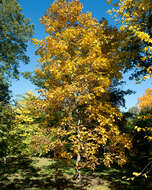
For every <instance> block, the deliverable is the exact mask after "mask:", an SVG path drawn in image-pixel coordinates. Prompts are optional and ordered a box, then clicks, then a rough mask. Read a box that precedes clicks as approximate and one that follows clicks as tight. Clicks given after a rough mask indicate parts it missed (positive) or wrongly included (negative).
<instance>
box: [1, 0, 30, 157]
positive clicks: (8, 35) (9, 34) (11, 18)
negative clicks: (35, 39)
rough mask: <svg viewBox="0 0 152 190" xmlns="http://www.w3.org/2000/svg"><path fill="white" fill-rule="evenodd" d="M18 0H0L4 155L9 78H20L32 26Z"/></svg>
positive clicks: (9, 114) (5, 149) (8, 121)
mask: <svg viewBox="0 0 152 190" xmlns="http://www.w3.org/2000/svg"><path fill="white" fill-rule="evenodd" d="M21 10H22V9H21V7H20V6H19V4H18V3H17V0H0V131H1V132H0V143H1V151H2V152H3V156H6V155H7V154H8V153H10V150H11V149H12V148H13V147H12V146H13V144H12V143H11V141H12V139H13V137H12V135H11V130H12V122H13V119H14V112H13V110H12V108H11V107H10V106H9V103H10V97H11V94H10V91H9V87H10V85H11V78H12V77H14V78H18V77H19V70H18V68H19V63H20V62H24V63H28V61H29V58H28V56H26V49H27V42H28V40H29V39H31V37H32V34H33V25H31V24H30V23H29V19H28V18H25V17H24V15H23V14H22V13H21Z"/></svg>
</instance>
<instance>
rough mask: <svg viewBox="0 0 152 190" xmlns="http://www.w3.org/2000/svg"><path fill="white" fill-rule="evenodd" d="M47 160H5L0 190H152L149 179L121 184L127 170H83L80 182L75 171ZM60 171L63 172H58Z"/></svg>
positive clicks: (2, 167) (0, 166)
mask: <svg viewBox="0 0 152 190" xmlns="http://www.w3.org/2000/svg"><path fill="white" fill-rule="evenodd" d="M58 164H59V163H58ZM56 165H57V163H56V162H54V161H53V160H52V159H48V158H35V157H32V158H15V157H12V158H8V160H7V164H6V165H4V163H3V162H2V160H1V161H0V190H4V189H5V190H75V189H82V190H83V189H84V190H136V189H138V190H152V184H150V181H151V178H150V179H143V178H142V179H137V180H135V181H133V182H128V181H123V180H122V177H123V176H125V175H126V172H128V170H127V169H126V168H124V169H121V170H120V169H116V168H111V169H106V168H105V167H104V166H103V167H99V168H97V170H96V171H94V172H91V171H90V170H87V169H85V170H82V181H81V182H79V183H76V181H74V180H73V176H74V174H75V170H74V169H73V168H71V167H66V166H65V165H64V164H62V163H60V169H59V170H57V169H55V168H57V167H56ZM61 168H62V169H61Z"/></svg>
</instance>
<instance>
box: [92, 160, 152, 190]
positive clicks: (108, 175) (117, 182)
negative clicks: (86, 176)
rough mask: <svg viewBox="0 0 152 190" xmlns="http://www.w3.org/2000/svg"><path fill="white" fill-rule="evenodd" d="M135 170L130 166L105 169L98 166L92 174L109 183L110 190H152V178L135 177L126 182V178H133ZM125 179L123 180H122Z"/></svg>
mask: <svg viewBox="0 0 152 190" xmlns="http://www.w3.org/2000/svg"><path fill="white" fill-rule="evenodd" d="M136 170H137V168H136V169H135V168H133V167H132V166H131V165H129V164H126V166H124V167H123V168H120V167H118V166H115V167H113V168H106V167H105V166H100V167H98V168H97V169H96V171H95V172H94V174H95V176H94V177H96V176H98V177H99V178H100V179H105V180H107V181H109V182H110V189H112V190H122V189H125V190H140V189H141V190H142V189H143V190H152V177H151V176H149V177H148V178H147V179H146V178H144V177H141V176H140V177H136V178H135V179H134V180H126V179H127V178H131V177H134V176H133V175H132V173H133V172H135V171H136ZM124 178H125V179H124Z"/></svg>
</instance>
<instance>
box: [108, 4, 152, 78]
mask: <svg viewBox="0 0 152 190" xmlns="http://www.w3.org/2000/svg"><path fill="white" fill-rule="evenodd" d="M109 12H110V14H113V16H114V17H116V19H117V20H118V21H119V24H120V25H121V27H120V30H122V31H123V32H124V41H122V43H121V45H122V51H123V52H124V53H125V55H126V56H125V59H126V63H127V68H128V69H133V68H134V69H135V72H133V73H132V77H136V79H141V76H144V77H149V76H151V67H152V25H151V22H152V3H151V0H122V1H118V4H115V8H113V9H112V11H109ZM132 77H131V78H132Z"/></svg>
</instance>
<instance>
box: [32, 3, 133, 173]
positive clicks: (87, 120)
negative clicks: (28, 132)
mask: <svg viewBox="0 0 152 190" xmlns="http://www.w3.org/2000/svg"><path fill="white" fill-rule="evenodd" d="M41 23H42V24H44V26H45V29H46V33H47V34H48V35H47V37H46V38H45V39H43V40H38V39H34V40H33V41H34V43H35V45H37V46H38V50H37V54H39V55H40V59H39V60H38V61H39V63H40V64H41V68H38V69H36V71H35V72H36V76H37V77H38V78H39V79H42V80H43V79H45V83H44V86H45V88H44V89H41V90H40V92H41V95H42V98H41V99H39V100H38V99H37V105H38V106H39V107H40V108H41V109H40V110H41V111H42V112H45V113H46V117H47V120H45V124H43V127H47V128H49V130H50V134H51V136H52V137H51V138H52V140H51V143H50V144H49V149H50V150H52V151H53V152H54V156H55V157H56V158H59V159H60V158H65V159H69V160H72V158H74V159H75V160H76V169H77V172H78V174H80V173H79V169H80V168H82V167H86V166H87V167H90V168H91V169H94V168H95V166H96V165H97V164H99V163H100V162H101V160H102V161H103V162H104V164H105V165H106V166H108V167H110V164H111V163H113V161H114V160H116V161H118V164H119V165H123V164H124V163H125V162H126V156H125V149H126V148H127V149H130V147H131V141H130V138H129V137H128V136H127V135H126V134H121V133H120V131H119V129H118V126H117V124H116V120H118V119H120V118H121V113H120V111H119V109H118V108H117V107H115V106H112V105H111V103H110V97H109V96H108V88H109V86H110V85H111V84H112V80H113V79H116V80H120V79H121V72H122V70H123V66H122V65H121V61H120V60H119V50H118V36H119V38H120V36H121V35H119V33H118V31H117V30H116V29H113V28H111V29H110V28H109V29H108V27H107V26H106V21H105V20H103V21H102V22H100V23H98V22H97V20H96V19H95V18H92V16H91V13H83V11H82V4H81V3H80V2H79V1H78V0H73V1H68V2H67V1H65V0H57V1H55V2H54V3H52V4H51V6H50V8H49V9H48V11H47V12H46V14H45V15H44V16H43V17H42V19H41Z"/></svg>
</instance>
